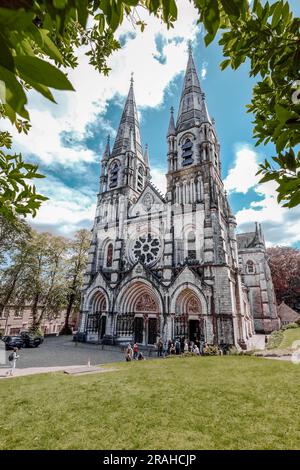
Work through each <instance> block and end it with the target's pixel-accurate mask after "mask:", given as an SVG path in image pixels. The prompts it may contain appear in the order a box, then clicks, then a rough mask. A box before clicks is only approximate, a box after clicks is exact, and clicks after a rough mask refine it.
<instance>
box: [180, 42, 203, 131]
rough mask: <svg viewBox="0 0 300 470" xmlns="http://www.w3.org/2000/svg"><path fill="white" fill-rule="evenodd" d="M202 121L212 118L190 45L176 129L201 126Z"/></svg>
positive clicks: (182, 129) (181, 129)
mask: <svg viewBox="0 0 300 470" xmlns="http://www.w3.org/2000/svg"><path fill="white" fill-rule="evenodd" d="M171 118H172V116H171ZM202 122H210V123H211V120H210V117H209V114H208V111H207V107H206V103H205V95H204V93H203V92H202V90H201V86H200V82H199V78H198V74H197V71H196V67H195V62H194V59H193V54H192V48H191V46H189V58H188V63H187V67H186V72H185V77H184V82H183V88H182V92H181V98H180V104H179V111H178V117H177V123H176V131H177V132H181V131H184V130H185V129H188V128H191V127H193V126H199V124H201V123H202Z"/></svg>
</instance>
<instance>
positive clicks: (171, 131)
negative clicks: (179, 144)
mask: <svg viewBox="0 0 300 470" xmlns="http://www.w3.org/2000/svg"><path fill="white" fill-rule="evenodd" d="M170 111H171V114H170V122H169V129H168V133H167V137H169V136H171V135H175V134H176V131H175V122H174V108H173V106H172V107H171V110H170Z"/></svg>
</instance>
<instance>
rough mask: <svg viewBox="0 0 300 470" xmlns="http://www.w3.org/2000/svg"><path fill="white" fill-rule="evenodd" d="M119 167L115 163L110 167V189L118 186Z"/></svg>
mask: <svg viewBox="0 0 300 470" xmlns="http://www.w3.org/2000/svg"><path fill="white" fill-rule="evenodd" d="M119 169H120V166H119V164H118V163H117V162H115V163H113V164H112V165H111V167H110V184H109V187H110V188H115V187H116V186H118V173H119Z"/></svg>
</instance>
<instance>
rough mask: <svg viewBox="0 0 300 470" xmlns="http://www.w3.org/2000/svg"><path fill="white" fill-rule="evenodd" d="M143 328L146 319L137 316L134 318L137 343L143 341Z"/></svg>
mask: <svg viewBox="0 0 300 470" xmlns="http://www.w3.org/2000/svg"><path fill="white" fill-rule="evenodd" d="M143 329H144V319H143V318H142V317H135V319H134V341H135V342H136V343H142V342H143Z"/></svg>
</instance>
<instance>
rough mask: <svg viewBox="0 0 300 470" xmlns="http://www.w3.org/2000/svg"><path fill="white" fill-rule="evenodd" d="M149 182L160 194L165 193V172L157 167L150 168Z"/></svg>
mask: <svg viewBox="0 0 300 470" xmlns="http://www.w3.org/2000/svg"><path fill="white" fill-rule="evenodd" d="M151 176H152V179H151V182H152V183H153V184H154V186H156V187H157V189H159V191H160V192H161V193H162V194H165V193H166V186H167V180H166V170H165V169H164V168H159V167H151Z"/></svg>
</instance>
